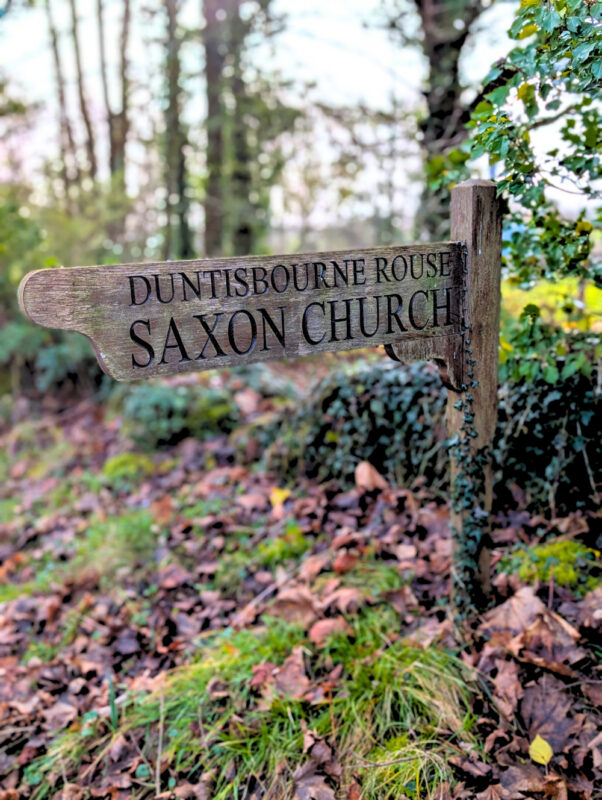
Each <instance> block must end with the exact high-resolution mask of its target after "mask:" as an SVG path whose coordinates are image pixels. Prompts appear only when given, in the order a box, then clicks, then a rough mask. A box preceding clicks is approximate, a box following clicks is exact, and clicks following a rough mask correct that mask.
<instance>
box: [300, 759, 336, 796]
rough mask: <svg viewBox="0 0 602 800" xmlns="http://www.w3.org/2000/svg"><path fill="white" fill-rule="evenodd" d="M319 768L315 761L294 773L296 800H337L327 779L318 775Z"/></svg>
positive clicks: (309, 762)
mask: <svg viewBox="0 0 602 800" xmlns="http://www.w3.org/2000/svg"><path fill="white" fill-rule="evenodd" d="M317 766H318V765H317V764H316V762H315V761H308V762H307V764H303V765H302V766H301V767H298V768H297V769H296V770H295V772H294V773H293V781H294V783H295V800H335V793H334V791H333V790H332V789H331V788H330V786H328V784H327V783H326V779H325V778H324V777H323V776H322V775H319V774H317Z"/></svg>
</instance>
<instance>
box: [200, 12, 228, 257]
mask: <svg viewBox="0 0 602 800" xmlns="http://www.w3.org/2000/svg"><path fill="white" fill-rule="evenodd" d="M203 10H204V15H205V29H204V34H203V39H204V45H205V81H206V87H207V88H206V91H207V186H206V191H205V254H206V255H208V256H213V255H216V254H219V253H220V252H221V250H222V242H223V228H224V194H223V183H222V171H223V167H224V136H223V122H224V118H223V113H222V86H223V72H224V66H225V55H226V53H225V50H226V47H225V45H226V43H225V40H224V35H223V30H224V25H223V19H220V18H219V14H218V12H219V11H221V10H222V8H221V3H220V0H203Z"/></svg>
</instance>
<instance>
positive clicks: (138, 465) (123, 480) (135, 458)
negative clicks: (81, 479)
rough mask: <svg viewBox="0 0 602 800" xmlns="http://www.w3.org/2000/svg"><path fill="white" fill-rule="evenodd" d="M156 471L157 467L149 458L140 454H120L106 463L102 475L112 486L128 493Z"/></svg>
mask: <svg viewBox="0 0 602 800" xmlns="http://www.w3.org/2000/svg"><path fill="white" fill-rule="evenodd" d="M154 469H155V465H154V463H153V461H152V459H151V458H149V457H148V456H145V455H141V454H140V453H119V454H118V455H116V456H112V457H111V458H109V459H107V460H106V461H105V463H104V466H103V468H102V473H103V475H104V477H105V479H106V481H107V482H108V483H109V485H110V486H112V487H113V488H114V489H119V490H121V491H126V492H127V491H131V490H132V489H133V488H134V487H135V486H136V485H137V484H138V483H140V481H141V480H143V479H144V478H146V477H148V476H149V475H152V473H153V472H154Z"/></svg>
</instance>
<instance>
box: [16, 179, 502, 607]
mask: <svg viewBox="0 0 602 800" xmlns="http://www.w3.org/2000/svg"><path fill="white" fill-rule="evenodd" d="M451 232H452V241H449V242H438V243H434V244H417V245H407V246H403V247H384V248H376V249H367V250H348V251H343V252H332V253H312V254H305V255H298V256H265V257H263V256H252V257H239V258H227V259H226V258H224V259H210V260H202V261H183V262H177V261H174V262H168V263H161V264H156V263H153V264H141V265H135V264H126V265H120V266H99V267H73V268H69V269H53V270H38V271H36V272H31V273H29V274H28V275H26V276H25V278H23V281H22V282H21V285H20V287H19V303H20V306H21V309H22V311H23V313H24V314H25V315H26V316H27V317H28V318H29V319H30V320H31V321H32V322H35V323H37V324H39V325H43V326H46V327H50V328H60V329H63V330H73V331H78V332H79V333H83V334H84V335H85V336H87V337H88V338H89V339H90V341H91V342H92V344H93V346H94V350H95V352H96V356H97V358H98V361H99V363H100V365H101V367H102V368H103V370H104V371H105V372H106V373H107V374H109V375H110V376H112V377H113V378H115V379H116V380H122V381H130V380H140V379H143V378H151V377H156V376H162V375H163V376H167V375H174V374H177V373H181V372H190V371H198V370H206V369H214V368H216V367H222V366H233V365H236V364H248V363H250V362H253V361H268V360H276V359H282V358H297V357H299V356H305V355H311V354H314V353H317V352H324V351H333V350H351V349H358V348H362V347H366V346H373V345H385V347H386V350H387V353H388V354H389V355H390V356H391V357H392V358H394V359H395V360H397V361H406V362H407V361H417V360H419V361H421V360H434V361H435V362H436V363H437V364H438V365H439V367H440V368H441V374H442V377H443V381H444V383H445V384H446V386H447V387H448V388H449V389H450V390H451V391H452V392H454V393H455V394H456V395H457V398H455V397H454V395H451V396H450V397H451V398H452V402H450V403H448V429H449V434H450V437H451V438H452V440H453V445H452V526H453V529H454V542H455V551H454V597H455V602H456V606H457V607H458V608H459V609H460V610H462V608H463V607H465V608H466V609H467V610H468V609H470V608H474V607H480V606H482V605H483V604H484V603H485V601H486V596H487V594H488V588H489V587H488V580H489V563H488V554H489V546H488V531H487V522H488V512H489V509H490V508H491V466H490V459H489V447H490V442H491V438H492V435H493V430H494V427H495V420H496V407H497V346H498V327H499V304H500V258H501V253H500V247H501V228H500V216H499V210H498V204H497V200H496V189H495V185H494V184H493V183H491V182H489V181H468V182H466V183H464V184H461V185H459V186H457V187H456V188H455V189H454V190H453V191H452V203H451ZM453 399H457V402H453Z"/></svg>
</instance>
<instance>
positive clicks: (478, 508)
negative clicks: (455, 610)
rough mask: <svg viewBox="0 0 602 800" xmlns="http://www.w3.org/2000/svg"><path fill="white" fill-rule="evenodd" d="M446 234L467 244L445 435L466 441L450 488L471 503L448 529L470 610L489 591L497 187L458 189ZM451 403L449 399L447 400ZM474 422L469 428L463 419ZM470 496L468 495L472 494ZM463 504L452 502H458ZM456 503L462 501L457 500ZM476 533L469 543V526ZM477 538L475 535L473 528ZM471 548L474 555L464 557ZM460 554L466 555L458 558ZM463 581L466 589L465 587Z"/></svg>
mask: <svg viewBox="0 0 602 800" xmlns="http://www.w3.org/2000/svg"><path fill="white" fill-rule="evenodd" d="M451 230H452V236H453V238H454V239H455V240H458V241H463V242H465V243H466V255H465V259H466V270H465V271H466V274H465V285H466V291H465V299H464V314H465V320H464V325H465V334H464V351H465V377H464V383H465V385H466V391H465V392H464V394H463V395H462V396H461V397H462V398H463V405H462V407H461V408H458V407H457V403H454V402H448V404H447V424H448V432H449V434H450V436H452V437H453V436H458V437H466V438H465V445H466V446H465V448H464V450H465V452H466V453H467V458H466V461H465V463H463V464H459V463H458V462H457V460H456V458H452V486H454V484H455V485H456V487H458V486H459V484H458V480H457V479H458V477H460V478H461V480H460V483H461V484H462V485H466V486H467V489H466V492H467V496H466V499H467V500H468V501H469V502H470V505H469V506H468V507H465V508H460V509H459V510H454V493H453V492H452V514H451V524H452V528H453V529H454V530H455V532H456V537H455V542H454V547H455V548H456V551H459V552H456V554H455V557H454V563H455V570H456V589H455V590H456V592H457V593H461V594H462V595H463V600H464V601H465V602H466V603H467V604H468V605H470V606H472V607H475V606H477V607H478V606H479V605H480V606H483V605H485V604H486V602H487V597H488V595H489V593H490V560H491V546H490V537H489V524H488V523H489V514H490V512H491V500H492V483H493V481H492V467H491V444H492V439H493V435H494V433H495V427H496V422H497V391H498V347H499V319H500V272H501V241H502V239H501V212H500V204H499V201H498V199H497V196H496V185H495V184H494V183H493V182H491V181H485V180H472V181H466V182H465V183H462V184H460V185H459V186H457V187H455V188H454V189H453V191H452V199H451ZM450 398H453V395H451V396H450ZM467 414H468V415H469V418H470V417H471V418H472V420H471V421H470V422H468V423H467V422H466V419H467V417H466V415H467ZM471 493H472V494H471ZM458 499H459V500H460V501H462V500H463V499H464V498H458V497H456V501H458ZM460 505H462V503H461V502H460ZM475 522H477V523H479V525H480V528H479V531H478V532H477V533H475V537H477V538H475V540H474V541H473V542H471V543H469V545H470V547H469V545H468V544H467V541H466V534H467V532H468V530H469V528H472V529H474V528H475ZM473 533H474V530H473ZM470 548H474V550H475V552H474V553H470V555H469V556H467V553H468V551H469V549H470ZM462 551H463V552H462ZM466 557H468V558H473V557H474V560H475V562H476V563H477V564H478V571H477V573H476V575H475V576H474V578H475V579H474V582H473V583H472V585H467V584H470V579H469V578H466V576H465V577H464V578H462V577H461V571H462V562H463V559H464V558H466ZM462 581H464V584H463V583H462Z"/></svg>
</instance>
